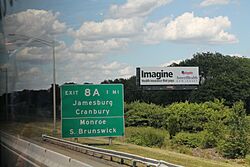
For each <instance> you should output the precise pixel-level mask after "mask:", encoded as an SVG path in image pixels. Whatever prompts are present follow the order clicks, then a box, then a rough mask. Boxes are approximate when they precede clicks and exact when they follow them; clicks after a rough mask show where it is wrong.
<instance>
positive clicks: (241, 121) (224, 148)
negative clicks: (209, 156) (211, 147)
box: [219, 102, 249, 158]
mask: <svg viewBox="0 0 250 167" xmlns="http://www.w3.org/2000/svg"><path fill="white" fill-rule="evenodd" d="M228 123H229V126H228V129H229V134H228V135H227V137H226V139H225V140H224V141H223V142H222V143H221V145H220V147H219V149H220V151H221V153H222V155H223V156H224V157H226V158H244V157H245V156H246V154H247V152H248V150H249V143H248V138H247V137H248V136H247V127H248V125H247V119H246V112H245V109H244V104H243V103H242V102H237V103H235V104H234V106H233V107H232V113H231V116H230V118H229V120H228Z"/></svg>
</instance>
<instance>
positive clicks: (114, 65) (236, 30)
mask: <svg viewBox="0 0 250 167" xmlns="http://www.w3.org/2000/svg"><path fill="white" fill-rule="evenodd" d="M249 9H250V1H248V0H188V1H186V0H105V1H104V0H99V1H98V0H20V1H17V2H15V5H14V7H13V8H11V10H9V11H8V12H9V15H8V16H7V17H6V18H5V23H4V27H5V29H4V30H5V34H9V33H16V34H19V35H28V36H32V37H38V38H42V39H46V40H52V39H55V40H56V41H57V42H56V76H57V83H59V84H62V83H65V82H75V83H78V84H82V83H84V82H91V83H100V82H101V81H103V80H105V79H115V78H121V77H122V78H129V77H130V76H132V75H135V68H136V67H140V66H156V67H157V66H167V65H169V64H170V63H173V62H179V61H181V60H185V59H187V58H192V55H193V54H195V53H197V52H220V53H222V54H225V55H236V56H244V57H248V58H249V57H250V47H249V43H250V33H249V29H250V21H249V16H250V14H249ZM12 38H13V37H12ZM15 38H19V37H18V36H16V37H15ZM9 40H10V39H9ZM7 42H8V41H7ZM19 47H20V46H19ZM10 48H11V47H10ZM16 48H18V47H16ZM16 48H14V49H16ZM11 49H12V50H13V46H12V48H11ZM16 60H17V71H18V74H17V81H16V89H18V90H21V89H40V88H49V87H50V84H51V83H52V49H51V47H47V46H45V45H44V46H43V45H39V46H36V45H32V44H31V45H30V46H28V47H25V48H24V49H22V50H20V51H19V52H18V53H17V54H16Z"/></svg>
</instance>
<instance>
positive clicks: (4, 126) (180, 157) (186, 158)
mask: <svg viewBox="0 0 250 167" xmlns="http://www.w3.org/2000/svg"><path fill="white" fill-rule="evenodd" d="M60 126H61V125H60V122H58V123H57V134H56V137H60V136H61V134H60ZM0 129H1V130H3V131H6V132H9V133H11V134H13V135H20V136H23V137H25V138H29V139H32V140H35V141H41V136H42V134H47V135H53V124H52V121H50V122H31V123H18V122H13V123H0ZM68 140H71V141H74V140H75V139H68ZM122 141H125V139H124V138H120V139H119V140H114V141H113V145H111V146H109V145H108V139H107V138H79V139H78V142H79V143H83V144H89V145H93V146H97V147H101V148H106V149H112V150H116V151H122V152H127V153H131V154H136V155H140V156H144V157H148V158H154V159H158V160H164V161H167V162H170V163H174V164H179V165H183V166H186V167H247V166H249V167H250V164H247V163H246V162H245V161H244V160H237V161H235V160H225V159H222V160H210V159H204V158H200V157H195V156H191V155H185V154H181V153H178V152H175V151H169V150H167V149H160V148H149V147H142V146H137V145H133V144H129V143H125V142H122Z"/></svg>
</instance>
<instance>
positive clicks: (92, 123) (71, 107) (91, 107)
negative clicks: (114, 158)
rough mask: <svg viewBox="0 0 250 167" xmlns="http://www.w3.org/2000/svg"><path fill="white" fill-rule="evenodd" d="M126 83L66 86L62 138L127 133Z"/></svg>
mask: <svg viewBox="0 0 250 167" xmlns="http://www.w3.org/2000/svg"><path fill="white" fill-rule="evenodd" d="M123 98H124V97H123V85H121V84H107V85H105V84H100V85H63V86H62V87H61V99H62V104H61V107H62V108H61V109H62V110H61V118H62V120H61V121H62V137H63V138H78V137H101V136H102V137H116V136H124V110H123V108H124V106H123V105H124V104H123Z"/></svg>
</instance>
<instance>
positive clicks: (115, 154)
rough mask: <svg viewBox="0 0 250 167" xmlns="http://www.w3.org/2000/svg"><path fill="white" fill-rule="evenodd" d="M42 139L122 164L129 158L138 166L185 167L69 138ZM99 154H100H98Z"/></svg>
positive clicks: (47, 137) (46, 136) (132, 164)
mask: <svg viewBox="0 0 250 167" xmlns="http://www.w3.org/2000/svg"><path fill="white" fill-rule="evenodd" d="M42 139H43V140H44V141H48V142H50V143H53V144H57V145H60V146H63V147H66V148H69V149H72V150H75V151H78V152H82V153H85V154H89V155H92V156H95V157H99V158H103V157H104V156H107V157H110V161H112V160H113V158H118V159H120V163H121V164H125V160H128V161H130V162H131V164H130V165H131V166H133V167H136V166H137V163H141V164H144V165H146V166H147V167H150V166H153V167H183V166H180V165H175V164H172V163H168V162H165V161H162V160H155V159H151V158H146V157H142V156H138V155H134V154H129V153H124V152H119V151H113V150H108V149H103V148H97V147H93V146H88V145H84V144H80V143H75V142H71V141H68V140H63V139H59V138H56V137H52V136H48V135H42ZM98 155H99V156H98Z"/></svg>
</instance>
